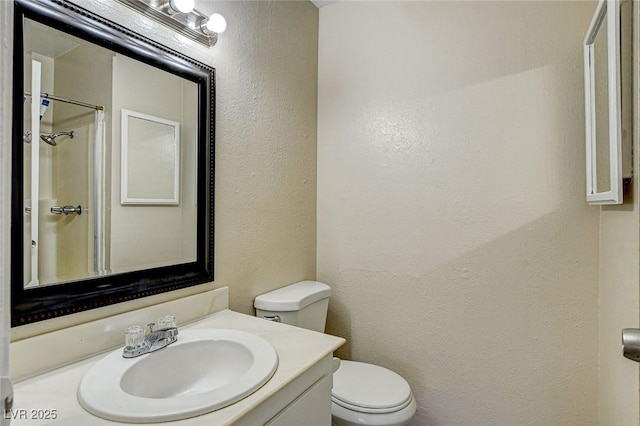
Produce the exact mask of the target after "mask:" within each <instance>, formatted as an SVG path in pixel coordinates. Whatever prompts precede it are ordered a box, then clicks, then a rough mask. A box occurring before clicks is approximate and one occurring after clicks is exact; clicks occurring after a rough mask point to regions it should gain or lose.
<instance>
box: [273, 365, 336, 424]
mask: <svg viewBox="0 0 640 426" xmlns="http://www.w3.org/2000/svg"><path fill="white" fill-rule="evenodd" d="M332 385H333V377H332V376H324V377H323V378H322V379H320V380H318V381H317V382H316V383H314V384H313V386H311V387H310V388H309V389H307V390H306V391H305V392H304V393H303V394H302V395H300V396H299V397H298V398H297V399H296V400H295V401H293V402H292V403H291V404H289V405H288V406H287V407H286V408H285V409H284V410H282V411H281V412H280V413H278V415H277V416H275V417H274V418H273V419H271V420H270V421H269V422H268V423H267V425H268V426H300V425H305V426H329V425H330V424H331V387H332Z"/></svg>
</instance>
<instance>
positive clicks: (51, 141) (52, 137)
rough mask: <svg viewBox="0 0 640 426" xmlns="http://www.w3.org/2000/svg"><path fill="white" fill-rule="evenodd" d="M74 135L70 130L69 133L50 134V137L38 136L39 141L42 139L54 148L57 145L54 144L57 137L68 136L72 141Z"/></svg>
mask: <svg viewBox="0 0 640 426" xmlns="http://www.w3.org/2000/svg"><path fill="white" fill-rule="evenodd" d="M75 135H76V132H74V131H73V130H71V131H70V132H57V133H52V134H50V135H40V139H42V140H43V141H45V142H46V143H48V144H49V145H51V146H56V145H58V144H57V143H56V138H57V137H58V136H69V137H70V138H71V139H73V137H74V136H75Z"/></svg>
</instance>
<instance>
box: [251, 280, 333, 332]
mask: <svg viewBox="0 0 640 426" xmlns="http://www.w3.org/2000/svg"><path fill="white" fill-rule="evenodd" d="M330 295H331V287H329V286H328V285H326V284H323V283H321V282H318V281H300V282H298V283H295V284H291V285H288V286H286V287H281V288H279V289H277V290H273V291H270V292H269V293H265V294H261V295H260V296H258V297H256V298H255V300H254V301H253V306H254V307H255V308H256V316H257V317H260V318H264V317H273V316H275V315H277V316H278V317H280V321H281V322H283V323H284V324H290V325H295V326H298V327H302V328H306V329H309V330H313V331H319V332H320V333H324V326H325V323H326V320H327V309H328V307H329V296H330Z"/></svg>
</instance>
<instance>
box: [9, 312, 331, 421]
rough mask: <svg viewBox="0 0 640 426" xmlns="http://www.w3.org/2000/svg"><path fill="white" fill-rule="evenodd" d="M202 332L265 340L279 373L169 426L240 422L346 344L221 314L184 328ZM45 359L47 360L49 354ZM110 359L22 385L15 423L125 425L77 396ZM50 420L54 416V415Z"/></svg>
mask: <svg viewBox="0 0 640 426" xmlns="http://www.w3.org/2000/svg"><path fill="white" fill-rule="evenodd" d="M197 328H228V329H238V330H243V331H248V332H251V333H254V334H256V335H259V336H262V337H263V338H265V339H266V340H267V341H269V343H271V344H272V345H273V347H274V348H275V349H276V351H277V353H278V358H279V363H278V369H277V370H276V372H275V374H274V375H273V377H272V378H271V379H270V380H269V381H268V382H267V383H266V384H265V385H264V386H263V387H261V388H260V389H258V390H257V391H256V392H254V393H253V394H251V395H249V396H248V397H246V398H244V399H242V400H240V401H238V402H237V403H235V404H232V405H230V406H228V407H226V408H223V409H220V410H217V411H214V412H211V413H209V414H205V415H202V416H199V417H193V418H190V419H185V420H179V421H175V422H171V423H162V424H164V425H166V424H171V425H174V424H175V425H180V426H196V425H227V424H232V423H235V422H237V421H238V420H240V419H241V418H242V417H243V416H244V415H246V414H247V413H249V412H250V411H251V410H253V409H254V408H255V407H257V406H258V405H260V404H261V403H263V402H264V401H266V400H267V399H268V398H270V397H272V396H273V395H275V394H276V393H277V392H278V391H280V390H282V389H283V388H284V387H285V386H286V385H287V384H289V383H291V382H292V381H293V380H294V379H296V378H298V377H300V376H301V375H302V374H303V373H305V372H306V371H308V370H309V369H310V368H311V367H313V366H314V365H316V364H317V363H318V362H320V361H321V360H322V359H323V358H325V357H326V356H327V355H329V354H331V353H332V352H333V351H334V350H336V349H337V348H339V347H340V346H341V345H342V344H343V343H344V339H342V338H340V337H335V336H330V335H327V334H322V333H316V332H313V331H309V330H305V329H302V328H297V327H292V326H288V325H284V324H278V323H274V322H271V321H265V320H263V319H260V318H256V317H252V316H249V315H245V314H240V313H237V312H233V311H229V310H223V311H220V312H216V313H214V314H211V315H208V316H206V317H204V318H202V319H200V320H198V321H195V322H193V323H191V324H188V325H186V326H183V327H181V329H197ZM42 356H46V353H43V354H42ZM104 356H105V354H104V353H103V354H100V355H96V356H93V357H91V358H89V359H86V360H84V361H80V362H76V363H74V364H71V365H68V366H66V367H62V368H58V369H56V370H53V371H50V372H48V373H44V374H41V375H39V376H36V377H33V378H31V379H27V380H24V381H22V382H19V383H17V384H16V385H15V392H14V409H13V410H12V413H11V414H12V415H13V417H15V418H14V420H12V423H11V424H12V425H23V424H24V425H30V426H32V425H37V424H56V423H57V424H63V425H65V426H66V425H68V426H75V425H77V426H90V425H107V424H119V423H117V422H112V421H108V420H104V419H101V418H99V417H95V416H93V415H92V414H89V413H88V412H87V411H85V410H84V409H83V408H82V407H81V406H80V404H79V402H78V400H77V397H76V391H77V388H78V384H79V383H80V380H81V379H82V377H83V376H84V374H85V373H86V372H87V370H89V368H91V366H92V365H93V364H94V363H95V362H96V361H98V360H99V359H101V358H102V357H104ZM38 410H39V412H38ZM47 410H49V414H51V413H53V410H55V417H56V418H55V419H51V418H50V419H39V418H38V417H41V416H44V415H46V414H47ZM21 415H23V416H21ZM20 417H22V418H20ZM50 417H53V416H52V415H50Z"/></svg>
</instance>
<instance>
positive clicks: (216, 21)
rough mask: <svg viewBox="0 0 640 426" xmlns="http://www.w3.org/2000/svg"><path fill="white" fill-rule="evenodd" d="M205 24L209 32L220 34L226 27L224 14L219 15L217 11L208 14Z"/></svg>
mask: <svg viewBox="0 0 640 426" xmlns="http://www.w3.org/2000/svg"><path fill="white" fill-rule="evenodd" d="M205 26H206V27H207V30H209V31H210V32H212V33H218V34H220V33H223V32H224V30H226V29H227V20H226V19H224V16H222V15H220V14H219V13H214V14H213V15H211V16H209V19H207V22H206V23H205Z"/></svg>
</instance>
